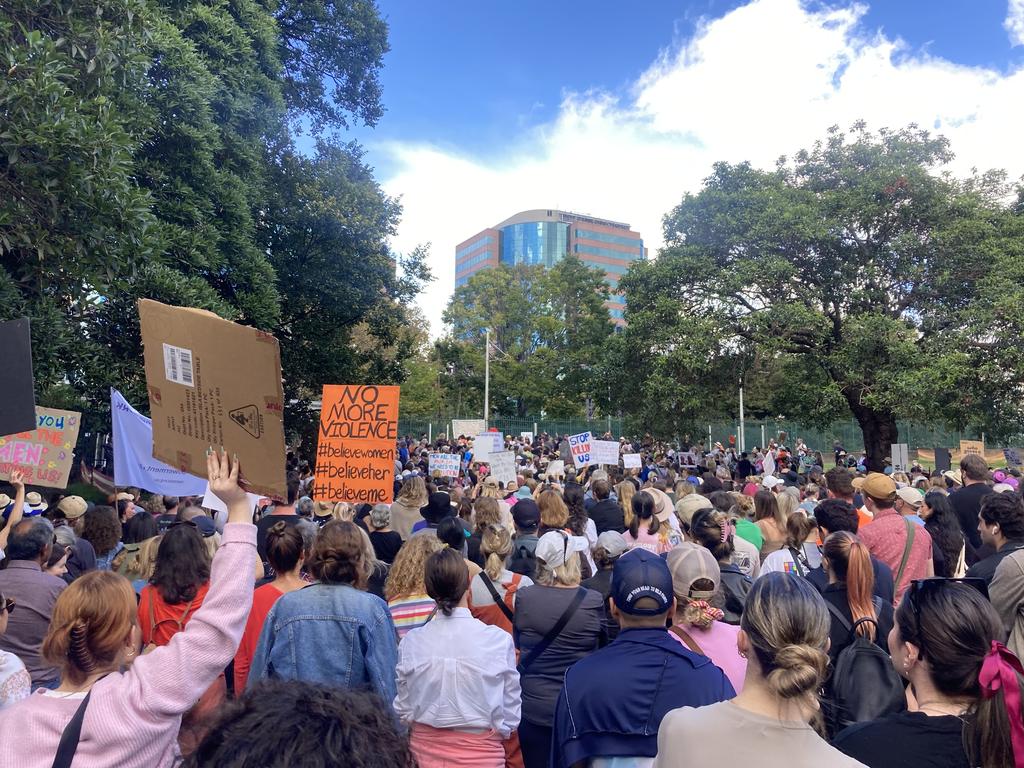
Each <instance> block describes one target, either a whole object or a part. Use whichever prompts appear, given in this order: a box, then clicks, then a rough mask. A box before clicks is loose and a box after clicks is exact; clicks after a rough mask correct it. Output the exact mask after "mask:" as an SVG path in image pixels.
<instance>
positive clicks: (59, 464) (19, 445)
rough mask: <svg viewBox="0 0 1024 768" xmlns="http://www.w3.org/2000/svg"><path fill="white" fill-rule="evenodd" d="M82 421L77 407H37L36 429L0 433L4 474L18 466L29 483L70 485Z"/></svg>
mask: <svg viewBox="0 0 1024 768" xmlns="http://www.w3.org/2000/svg"><path fill="white" fill-rule="evenodd" d="M81 421H82V414H80V413H77V412H76V411H60V410H57V409H56V408H42V407H39V408H36V418H35V424H36V428H35V429H32V430H29V431H27V432H19V433H17V434H14V435H7V436H6V437H0V478H2V479H4V480H10V478H11V473H12V472H14V470H16V469H17V470H21V472H22V474H23V475H25V485H41V486H43V487H44V488H67V487H68V476H69V475H70V474H71V463H72V462H73V461H74V458H75V453H74V451H75V443H77V442H78V429H79V427H81V426H82V424H81Z"/></svg>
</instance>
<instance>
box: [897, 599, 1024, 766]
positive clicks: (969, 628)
mask: <svg viewBox="0 0 1024 768" xmlns="http://www.w3.org/2000/svg"><path fill="white" fill-rule="evenodd" d="M911 589H913V587H911ZM915 602H916V605H917V609H916V610H915V608H914V605H913V604H912V603H911V593H910V592H909V591H908V592H907V594H906V595H905V596H904V598H903V601H902V602H901V603H900V605H899V608H897V609H896V623H897V633H898V635H899V639H900V640H901V641H902V642H907V643H912V644H913V645H916V646H917V647H918V649H919V654H920V656H921V658H926V659H928V676H929V677H930V678H931V681H932V684H933V685H934V686H935V688H936V689H937V690H938V691H939V692H940V693H942V694H944V695H946V696H950V697H954V698H958V699H964V698H971V699H974V700H975V702H976V703H975V705H974V706H973V707H972V709H973V712H971V713H969V715H970V714H973V717H972V716H968V717H967V718H966V719H965V720H964V722H965V726H964V744H965V745H966V747H967V752H968V757H969V758H970V765H984V766H992V768H1004V767H1005V768H1012V766H1013V765H1014V762H1013V747H1012V746H1011V743H1010V723H1009V719H1008V718H1007V713H1006V704H1005V701H1004V695H1005V694H1004V688H1002V687H1000V689H999V691H998V692H997V693H996V694H995V695H994V696H992V697H991V698H984V697H983V696H982V694H981V685H980V683H979V681H978V675H979V673H980V672H981V665H982V662H983V661H984V660H985V656H986V655H987V654H988V653H989V650H990V649H991V647H992V641H993V640H1001V639H1002V637H1003V635H1004V631H1003V624H1002V621H1001V620H1000V618H999V614H998V613H996V609H995V608H993V607H992V604H991V603H990V602H989V601H988V600H986V599H985V598H984V597H983V596H982V594H981V593H980V592H978V590H976V589H974V588H973V587H971V586H968V585H967V584H960V583H957V582H955V581H952V582H942V583H938V584H936V585H935V586H933V587H929V588H926V589H921V590H919V591H918V593H917V594H916V596H915ZM1017 678H1018V681H1020V675H1018V676H1017Z"/></svg>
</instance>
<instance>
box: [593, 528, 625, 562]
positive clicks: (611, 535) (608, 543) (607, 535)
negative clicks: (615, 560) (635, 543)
mask: <svg viewBox="0 0 1024 768" xmlns="http://www.w3.org/2000/svg"><path fill="white" fill-rule="evenodd" d="M597 546H599V547H600V548H601V549H603V550H604V551H605V552H607V553H608V557H618V556H619V555H621V554H622V553H623V552H625V551H626V550H627V549H629V542H628V541H626V537H625V536H623V535H622V534H621V533H619V532H618V531H605V532H604V533H602V534H601V535H600V536H598V537H597Z"/></svg>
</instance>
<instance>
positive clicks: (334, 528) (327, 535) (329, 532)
mask: <svg viewBox="0 0 1024 768" xmlns="http://www.w3.org/2000/svg"><path fill="white" fill-rule="evenodd" d="M362 561H363V537H362V534H360V533H359V528H358V526H356V524H355V523H350V522H348V521H347V520H331V521H330V522H329V523H327V525H325V526H324V527H323V528H321V529H320V530H319V531H318V532H317V535H316V540H315V541H314V542H313V549H312V551H311V552H310V553H309V572H310V573H312V574H313V576H314V577H316V578H317V579H319V580H320V581H322V582H323V583H324V584H350V585H352V586H353V587H355V588H356V589H363V588H365V587H366V572H365V569H364V568H363V562H362Z"/></svg>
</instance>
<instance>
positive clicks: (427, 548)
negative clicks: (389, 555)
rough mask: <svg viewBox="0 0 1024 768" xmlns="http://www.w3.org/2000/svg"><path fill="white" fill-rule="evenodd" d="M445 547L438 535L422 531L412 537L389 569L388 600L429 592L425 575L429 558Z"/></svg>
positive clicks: (385, 586) (385, 588) (386, 590)
mask: <svg viewBox="0 0 1024 768" xmlns="http://www.w3.org/2000/svg"><path fill="white" fill-rule="evenodd" d="M443 548H444V544H442V543H441V540H440V539H438V538H437V536H431V535H430V534H429V533H422V534H419V535H417V536H413V537H412V538H410V539H409V540H408V541H407V542H405V544H403V545H402V548H401V549H400V550H398V554H397V555H396V556H395V562H394V563H393V564H392V565H391V570H390V571H388V578H387V582H386V583H385V584H384V596H385V597H387V599H388V600H394V599H395V598H399V597H411V596H412V595H425V594H427V590H426V587H425V586H424V584H423V576H424V573H425V568H426V564H427V558H428V557H430V556H431V555H432V554H434V553H435V552H439V551H441V550H442V549H443Z"/></svg>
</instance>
